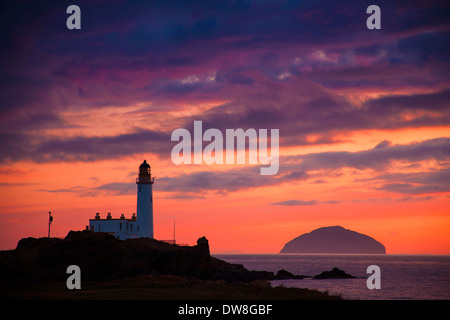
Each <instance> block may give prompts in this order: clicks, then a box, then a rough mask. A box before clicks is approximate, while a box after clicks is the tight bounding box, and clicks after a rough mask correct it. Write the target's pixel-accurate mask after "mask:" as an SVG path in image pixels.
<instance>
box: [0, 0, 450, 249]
mask: <svg viewBox="0 0 450 320" xmlns="http://www.w3.org/2000/svg"><path fill="white" fill-rule="evenodd" d="M71 4H76V5H78V6H79V7H80V9H81V29H80V30H77V29H74V30H69V29H68V28H67V27H66V20H67V18H68V17H69V14H67V13H66V9H67V7H68V6H69V5H71ZM371 4H377V5H378V6H379V7H380V9H381V29H379V30H377V29H374V30H369V29H368V28H367V27H366V20H367V19H368V17H369V16H370V15H369V14H367V13H366V9H367V7H368V6H369V5H371ZM0 6H1V8H0V12H1V13H0V15H1V19H0V39H1V42H2V45H1V47H2V50H1V51H0V249H1V250H4V249H13V248H15V247H16V245H17V242H18V241H19V240H20V239H21V238H25V237H45V236H47V227H48V212H49V211H51V212H52V215H53V216H54V221H53V224H52V226H51V228H52V229H51V235H52V236H55V237H64V236H65V235H67V233H68V232H69V231H70V230H83V229H85V227H86V225H88V224H89V219H91V218H93V217H94V216H95V213H96V212H99V213H100V215H101V216H103V217H105V216H106V214H107V213H108V212H111V213H112V215H113V217H119V216H120V214H122V213H124V214H125V216H126V217H131V215H132V213H134V212H136V183H135V178H136V177H137V173H138V167H139V165H140V164H141V163H142V162H143V160H144V159H146V160H147V162H148V163H149V164H150V165H151V167H152V174H153V176H154V177H155V178H156V180H155V184H154V186H153V187H154V188H153V190H154V191H153V199H154V225H155V238H156V239H162V240H164V239H172V237H173V222H174V220H176V239H177V242H179V243H187V244H190V245H194V244H195V243H196V240H197V239H198V238H199V237H202V236H206V237H207V238H208V240H209V244H210V249H211V252H212V253H277V252H279V251H280V250H281V248H282V247H283V246H284V244H285V243H286V242H288V241H290V240H292V239H293V238H295V237H297V236H299V235H301V234H303V233H306V232H310V231H312V230H314V229H317V228H320V227H325V226H335V225H340V226H343V227H344V228H347V229H350V230H354V231H357V232H360V233H364V234H367V235H369V236H371V237H373V238H375V239H376V240H378V241H380V242H381V243H383V244H384V245H385V247H386V250H387V253H390V254H450V79H449V74H450V60H449V59H450V20H449V19H448V17H449V16H450V6H449V4H448V1H376V3H375V2H373V1H345V0H344V1H331V0H325V1H245V0H242V1H228V0H227V1H132V2H131V1H129V2H126V1H121V0H117V1H78V0H76V1H70V2H69V1H45V2H44V1H3V2H2V4H1V5H0ZM194 121H202V123H203V129H204V130H206V129H208V128H216V129H218V130H220V131H221V132H225V130H226V129H237V128H242V129H244V130H247V129H249V128H254V129H256V130H258V129H269V131H270V129H279V171H278V172H277V174H275V175H261V174H260V167H261V163H258V164H256V165H255V164H249V163H248V161H247V163H246V164H213V165H209V164H206V163H202V164H179V165H176V164H174V163H173V161H172V159H171V151H172V149H173V147H174V146H175V145H176V142H173V141H171V134H172V132H173V131H174V130H175V129H177V128H186V129H188V130H189V131H190V132H193V127H194V125H193V124H194ZM206 144H207V143H205V142H204V143H203V147H205V146H206Z"/></svg>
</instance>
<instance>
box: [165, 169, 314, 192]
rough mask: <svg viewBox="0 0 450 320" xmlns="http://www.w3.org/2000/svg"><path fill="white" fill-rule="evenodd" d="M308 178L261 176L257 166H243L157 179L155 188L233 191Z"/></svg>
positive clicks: (303, 175) (299, 174) (284, 174)
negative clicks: (222, 170) (221, 170)
mask: <svg viewBox="0 0 450 320" xmlns="http://www.w3.org/2000/svg"><path fill="white" fill-rule="evenodd" d="M306 179H308V174H307V173H306V172H294V173H287V172H280V174H279V175H274V176H263V175H260V174H259V166H258V167H248V166H247V167H244V168H242V169H232V170H228V171H224V172H213V171H201V172H194V173H191V174H181V175H178V176H174V177H162V178H159V179H158V186H157V189H158V190H161V191H168V192H200V193H202V192H208V191H215V192H219V193H225V192H234V191H239V190H246V189H253V188H258V187H266V186H275V185H279V184H282V183H285V182H295V181H302V180H306Z"/></svg>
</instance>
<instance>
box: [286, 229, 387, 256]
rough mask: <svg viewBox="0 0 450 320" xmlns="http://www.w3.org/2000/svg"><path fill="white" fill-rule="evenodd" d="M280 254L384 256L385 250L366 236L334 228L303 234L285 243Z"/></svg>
mask: <svg viewBox="0 0 450 320" xmlns="http://www.w3.org/2000/svg"><path fill="white" fill-rule="evenodd" d="M280 253H350V254H357V253H359V254H385V253H386V249H385V247H384V246H383V245H382V244H381V243H380V242H378V241H376V240H375V239H373V238H371V237H369V236H367V235H364V234H361V233H358V232H355V231H352V230H348V229H344V228H343V227H340V226H335V227H324V228H319V229H316V230H313V231H311V232H310V233H305V234H303V235H301V236H299V237H297V238H295V239H293V240H291V241H289V242H288V243H286V244H285V245H284V247H283V249H282V250H281V251H280Z"/></svg>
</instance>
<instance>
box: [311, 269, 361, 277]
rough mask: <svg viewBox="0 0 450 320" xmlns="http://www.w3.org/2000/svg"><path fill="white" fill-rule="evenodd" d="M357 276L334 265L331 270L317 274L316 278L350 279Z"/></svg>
mask: <svg viewBox="0 0 450 320" xmlns="http://www.w3.org/2000/svg"><path fill="white" fill-rule="evenodd" d="M349 278H355V277H354V276H352V275H350V274H348V273H345V271H344V270H341V269H338V268H336V267H334V268H333V269H332V270H330V271H324V272H322V273H321V274H318V275H315V276H314V279H349Z"/></svg>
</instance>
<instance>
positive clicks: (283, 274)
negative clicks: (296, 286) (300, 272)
mask: <svg viewBox="0 0 450 320" xmlns="http://www.w3.org/2000/svg"><path fill="white" fill-rule="evenodd" d="M275 278H276V279H277V280H284V279H293V278H294V274H292V273H290V272H289V271H286V270H284V269H281V270H278V272H277V274H276V276H275Z"/></svg>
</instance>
